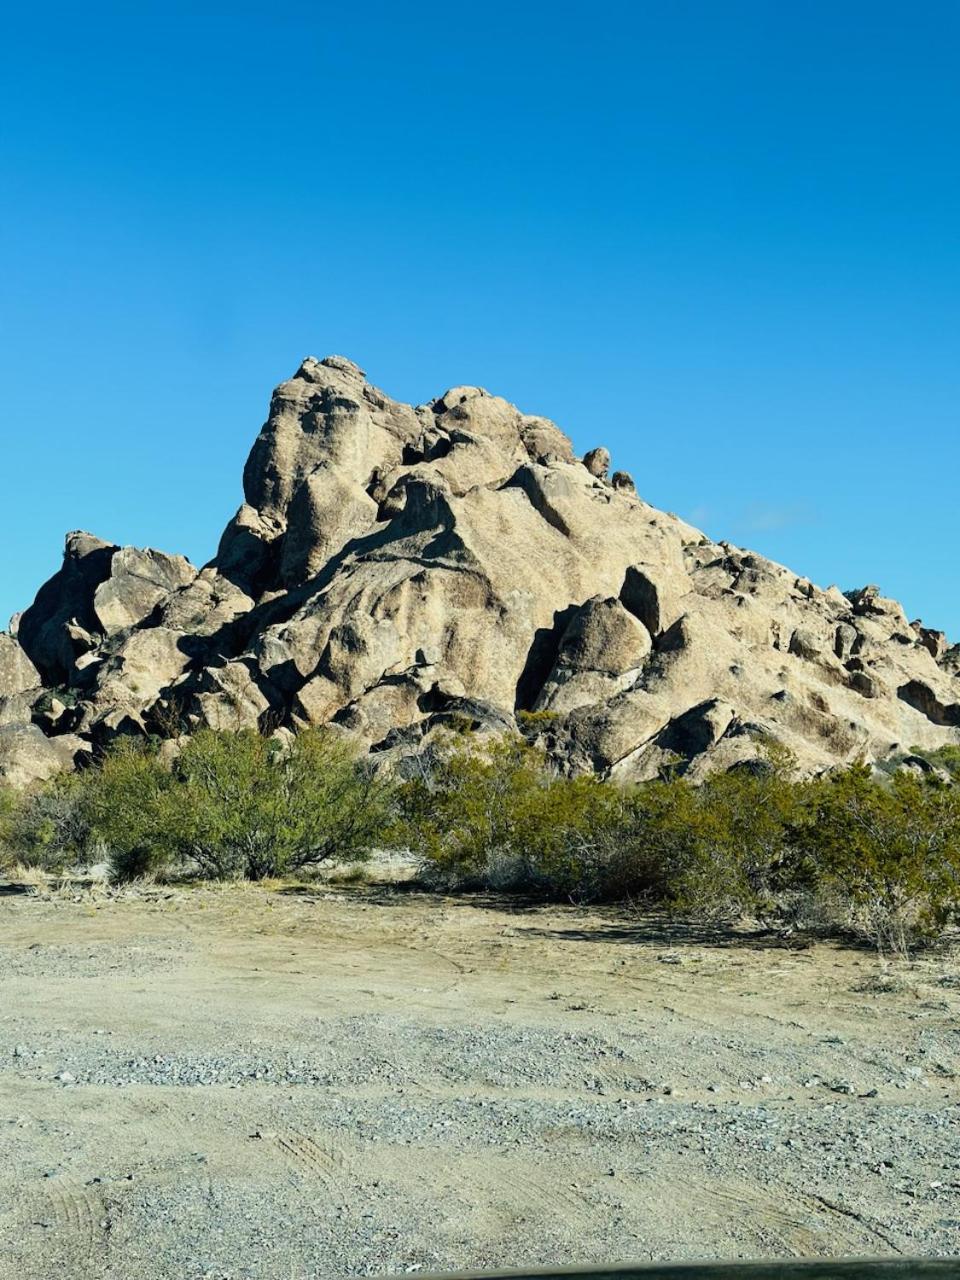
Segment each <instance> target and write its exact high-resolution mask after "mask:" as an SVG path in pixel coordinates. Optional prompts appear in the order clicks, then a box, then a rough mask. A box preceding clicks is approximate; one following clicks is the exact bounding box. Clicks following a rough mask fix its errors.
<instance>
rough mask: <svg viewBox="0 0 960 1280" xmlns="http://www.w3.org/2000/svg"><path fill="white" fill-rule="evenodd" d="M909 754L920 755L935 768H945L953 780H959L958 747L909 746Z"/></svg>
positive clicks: (959, 751)
mask: <svg viewBox="0 0 960 1280" xmlns="http://www.w3.org/2000/svg"><path fill="white" fill-rule="evenodd" d="M910 754H911V755H915V756H922V757H923V759H924V760H926V761H928V762H929V763H930V764H932V765H933V766H934V768H937V769H945V770H946V772H947V773H948V774H949V775H950V777H951V778H952V779H953V780H954V782H960V747H955V746H945V747H936V748H935V749H933V750H925V749H924V748H922V747H911V748H910Z"/></svg>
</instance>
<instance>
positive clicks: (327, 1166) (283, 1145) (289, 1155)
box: [273, 1129, 343, 1191]
mask: <svg viewBox="0 0 960 1280" xmlns="http://www.w3.org/2000/svg"><path fill="white" fill-rule="evenodd" d="M273 1141H274V1144H275V1146H276V1147H277V1148H279V1150H280V1152H281V1154H282V1155H283V1157H284V1158H285V1160H286V1161H287V1163H288V1164H290V1165H291V1166H292V1168H293V1169H294V1171H295V1172H297V1173H298V1174H300V1175H301V1176H303V1177H306V1178H310V1179H312V1180H313V1181H315V1182H317V1183H319V1184H320V1185H321V1186H323V1187H325V1188H327V1189H328V1190H331V1191H332V1190H333V1189H334V1188H336V1187H338V1186H339V1185H340V1184H341V1183H342V1181H343V1152H342V1151H341V1150H340V1149H339V1148H338V1147H337V1146H336V1145H333V1144H330V1145H323V1146H321V1144H320V1143H319V1142H317V1141H315V1140H314V1139H313V1138H311V1137H310V1136H309V1134H306V1133H300V1132H299V1131H298V1130H296V1129H282V1130H280V1131H279V1132H278V1133H276V1134H274V1135H273Z"/></svg>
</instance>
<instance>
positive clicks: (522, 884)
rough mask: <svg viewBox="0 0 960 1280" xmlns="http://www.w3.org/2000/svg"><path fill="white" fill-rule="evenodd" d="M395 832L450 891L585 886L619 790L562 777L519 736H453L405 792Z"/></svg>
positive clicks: (617, 817) (615, 814)
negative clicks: (472, 888) (484, 737)
mask: <svg viewBox="0 0 960 1280" xmlns="http://www.w3.org/2000/svg"><path fill="white" fill-rule="evenodd" d="M400 798H401V808H402V819H401V824H400V827H399V828H398V835H399V836H400V838H402V839H403V840H404V841H405V842H406V843H408V844H409V846H410V847H411V849H413V850H414V852H415V853H417V854H418V855H419V856H420V857H421V859H422V862H423V868H424V872H425V879H427V880H428V881H430V882H433V883H436V884H443V885H446V886H449V887H451V888H456V887H478V886H483V885H486V886H489V887H491V888H496V889H528V890H545V889H552V890H554V891H557V890H560V891H564V892H569V893H578V892H582V891H583V890H584V889H585V888H586V886H587V885H588V884H589V882H590V880H591V878H592V876H593V872H594V868H595V867H596V866H597V865H598V863H599V861H600V860H602V858H603V856H604V853H605V850H606V847H607V842H608V840H609V839H610V837H611V836H612V833H613V831H614V830H615V829H616V827H617V826H618V824H619V823H620V822H621V820H622V810H623V795H622V793H621V792H619V791H618V790H617V789H616V788H614V787H610V786H607V785H606V784H604V783H602V782H600V781H599V780H598V779H597V778H595V777H580V778H560V777H558V776H556V775H555V774H554V773H553V772H552V771H551V770H549V769H548V768H547V766H546V763H545V760H544V757H543V756H542V755H541V753H540V752H538V751H537V750H536V749H535V748H533V747H531V746H529V745H528V744H527V743H526V742H524V741H523V740H522V739H520V738H513V737H502V738H494V739H487V740H473V739H471V737H470V735H464V734H451V735H449V737H447V738H446V739H445V740H442V741H441V742H440V743H439V744H438V746H437V747H436V749H435V750H434V753H433V759H432V761H431V762H430V764H429V765H427V766H425V767H423V768H422V770H421V772H420V775H419V776H418V777H417V778H415V779H413V780H412V781H410V782H407V783H406V784H405V785H404V786H403V787H402V788H401V796H400Z"/></svg>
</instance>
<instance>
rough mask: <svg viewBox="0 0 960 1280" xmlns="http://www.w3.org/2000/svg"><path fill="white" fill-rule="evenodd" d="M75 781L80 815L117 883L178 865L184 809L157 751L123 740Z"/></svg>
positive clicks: (154, 873)
mask: <svg viewBox="0 0 960 1280" xmlns="http://www.w3.org/2000/svg"><path fill="white" fill-rule="evenodd" d="M79 778H80V783H81V806H82V811H83V813H84V816H85V818H86V820H87V822H88V823H89V825H90V828H91V830H92V832H93V833H94V834H95V835H96V836H97V837H98V838H99V839H100V840H102V841H103V844H104V846H105V847H106V849H107V852H108V857H109V860H110V864H111V867H112V870H113V872H114V875H115V876H116V877H117V879H120V880H132V879H135V878H136V877H138V876H151V875H158V874H161V873H162V872H164V871H166V870H168V869H169V868H170V867H171V866H172V865H173V864H174V863H175V862H176V859H177V856H178V854H179V851H180V847H179V843H178V834H179V830H180V824H181V821H182V818H183V806H182V803H181V802H180V798H179V797H178V796H177V795H176V794H175V791H176V788H175V780H174V778H173V775H172V774H171V772H170V769H169V768H168V766H167V765H166V763H165V762H164V761H163V760H162V759H161V758H160V756H159V755H158V754H157V752H156V750H154V749H152V748H151V747H150V746H149V745H148V744H145V743H141V742H137V741H134V740H131V739H126V738H125V739H121V740H120V741H119V742H118V743H117V745H116V746H115V747H114V748H113V750H111V751H109V752H108V753H107V754H106V755H105V756H104V758H103V759H102V760H101V761H100V763H99V764H97V765H96V766H94V767H92V768H89V769H86V770H84V771H83V773H82V774H80V775H79Z"/></svg>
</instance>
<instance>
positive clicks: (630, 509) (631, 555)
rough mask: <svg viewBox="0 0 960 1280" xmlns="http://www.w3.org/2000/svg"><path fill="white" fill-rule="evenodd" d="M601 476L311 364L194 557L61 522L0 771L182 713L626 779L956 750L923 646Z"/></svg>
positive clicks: (22, 663)
mask: <svg viewBox="0 0 960 1280" xmlns="http://www.w3.org/2000/svg"><path fill="white" fill-rule="evenodd" d="M609 469H610V455H609V453H608V451H607V450H606V449H605V448H603V447H599V446H598V447H597V448H594V449H591V450H590V452H589V453H588V454H587V455H586V456H585V457H584V458H583V459H582V460H578V459H577V458H576V457H575V456H574V454H573V450H572V448H571V445H570V442H569V441H568V440H567V438H566V437H565V436H564V435H563V434H562V432H561V431H560V430H559V429H558V428H557V427H556V426H555V425H554V424H553V423H552V422H549V421H547V420H546V419H545V418H539V417H535V416H530V415H527V414H524V413H521V412H519V410H517V409H515V408H514V407H513V406H512V405H510V404H508V403H507V402H506V401H505V400H502V399H500V398H499V397H498V396H493V395H490V394H489V393H488V392H486V391H483V390H482V389H480V388H479V387H466V386H464V387H455V388H453V389H452V390H450V391H448V392H446V393H445V394H444V395H443V396H441V397H440V398H439V399H438V400H434V401H433V402H432V403H430V404H426V405H420V406H419V407H417V408H411V407H409V406H407V405H404V404H398V403H396V402H395V401H392V400H390V399H389V398H388V397H387V396H385V395H384V394H383V393H382V392H380V391H378V390H377V389H376V388H375V387H373V386H371V385H370V384H369V383H368V382H367V381H366V380H365V377H364V374H363V372H362V371H361V370H360V369H359V368H358V367H357V366H356V365H355V364H352V363H351V362H350V361H349V360H345V359H342V358H341V357H338V356H331V357H328V358H327V359H325V360H321V361H318V360H314V359H308V360H305V361H304V362H303V364H302V365H301V366H300V368H299V369H298V370H297V372H296V374H295V375H294V376H293V377H292V378H291V379H290V380H289V381H288V382H284V383H282V384H281V386H279V387H278V388H277V390H276V391H275V392H274V395H273V399H272V402H271V405H270V412H269V415H268V418H267V421H266V423H265V424H264V426H263V428H262V429H261V431H260V434H259V436H258V437H257V439H256V441H255V442H254V445H253V449H252V450H251V453H250V456H249V459H248V461H247V464H246V467H245V468H244V475H243V493H244V501H243V504H242V505H241V507H240V509H239V511H238V512H237V514H236V515H235V516H234V517H233V519H232V520H231V521H230V523H229V524H228V525H227V528H226V529H225V531H224V533H223V536H222V538H221V540H220V545H219V548H218V550H217V554H216V555H215V557H214V558H213V560H211V561H210V563H209V564H208V565H206V566H205V567H204V568H203V569H201V570H199V571H197V570H196V569H194V568H193V567H192V566H191V565H189V564H188V563H187V561H186V560H184V559H183V558H182V557H180V556H169V555H164V554H162V553H160V552H157V551H141V550H137V549H135V548H132V547H116V546H114V545H112V544H110V543H106V542H102V541H100V540H99V539H98V538H94V537H93V536H91V535H90V534H85V533H72V534H70V535H68V537H67V543H66V551H65V554H64V562H63V566H62V568H61V569H60V570H59V572H58V573H57V574H55V575H54V577H53V578H52V579H51V580H50V581H49V582H48V583H46V585H45V586H43V587H41V589H40V591H39V593H38V594H37V598H36V600H35V601H34V603H33V604H32V605H31V606H30V608H29V609H27V610H26V612H25V613H24V614H23V615H22V617H21V618H20V620H19V624H18V626H17V627H16V628H15V629H14V630H12V631H11V633H10V634H3V635H0V773H3V774H5V775H6V776H7V777H8V778H9V779H11V780H12V781H14V782H16V783H18V784H23V783H26V782H29V781H32V780H34V779H38V778H43V777H47V776H49V775H50V774H51V773H52V772H54V771H55V770H56V769H59V768H63V767H67V766H69V765H70V764H71V763H74V762H76V761H77V760H78V759H80V758H82V757H83V756H84V755H86V754H89V753H90V752H96V751H98V750H100V749H101V748H102V747H103V746H105V745H106V744H108V743H109V742H110V741H111V740H112V739H114V738H115V737H116V736H117V735H118V734H144V733H160V734H166V735H170V734H175V733H181V732H189V731H190V730H191V729H193V728H196V727H197V726H200V725H213V726H217V727H221V728H230V727H235V726H236V727H239V726H245V725H257V726H259V727H261V728H263V729H268V730H269V729H276V730H284V729H288V730H290V729H292V730H296V729H297V728H298V727H300V726H303V725H308V724H328V725H331V726H335V727H337V728H338V729H340V730H343V731H345V732H350V733H352V734H354V735H356V736H357V737H358V738H359V739H360V740H361V741H362V742H363V744H364V745H365V746H366V747H367V748H368V749H369V750H370V751H372V752H374V753H376V754H377V755H378V756H379V757H380V758H381V759H383V760H397V759H401V758H403V757H405V756H409V755H410V754H413V753H416V752H418V751H419V750H421V749H422V748H423V745H424V743H425V742H427V741H428V740H429V739H430V737H431V735H432V734H433V732H434V730H435V729H436V728H437V727H438V726H442V725H448V724H452V723H457V724H465V723H466V724H471V725H473V726H475V727H476V728H478V729H480V730H494V731H499V730H502V729H508V728H516V727H517V725H518V723H520V724H521V726H522V727H523V729H524V732H526V733H527V734H528V735H530V736H535V737H536V738H537V739H538V741H539V742H540V743H541V745H542V746H543V747H544V748H545V749H546V750H547V751H548V752H549V753H550V754H551V755H552V756H553V757H554V758H555V760H556V761H557V763H558V764H559V765H560V767H562V768H563V769H567V770H573V771H576V770H590V769H592V770H597V771H601V772H603V773H605V774H609V775H611V776H613V777H618V778H624V779H632V778H637V779H639V778H647V777H651V776H655V775H656V774H657V772H658V771H659V770H660V769H661V768H662V766H663V764H664V763H665V762H666V761H676V760H677V759H678V758H679V759H680V760H681V761H682V762H684V767H686V768H687V769H688V770H689V772H690V773H691V776H693V777H699V776H702V775H703V774H704V772H705V771H707V770H709V769H716V768H730V767H732V766H734V765H737V764H739V763H741V762H744V761H749V760H751V759H753V758H755V757H756V755H757V751H758V739H759V738H760V737H761V736H763V735H768V736H772V737H774V738H776V739H778V740H780V741H782V742H783V743H784V744H785V745H786V746H788V747H789V748H790V749H791V750H792V751H793V752H794V753H795V754H796V756H797V757H798V759H799V761H800V763H801V765H802V767H803V768H804V769H806V770H808V771H815V770H820V769H823V768H826V767H829V766H830V765H833V764H835V763H837V762H841V761H846V760H852V759H854V758H856V757H858V756H860V755H863V756H865V757H867V758H871V759H883V758H885V757H888V756H889V755H891V753H896V752H901V753H905V752H907V751H909V749H910V748H911V747H912V746H914V745H916V746H918V747H920V748H923V749H926V748H933V747H937V746H940V745H942V744H945V743H949V742H960V649H958V647H957V646H954V647H953V648H951V647H950V646H949V645H948V644H947V641H946V638H945V637H944V636H943V634H942V633H941V632H937V631H933V630H930V629H929V628H926V627H923V626H922V625H921V624H919V623H910V622H908V620H907V618H906V617H905V615H904V613H903V610H902V609H901V607H900V605H899V604H897V603H896V602H895V601H893V600H889V599H885V598H884V597H883V596H881V595H880V593H879V591H878V590H877V588H875V587H865V588H862V589H861V590H858V591H852V592H848V593H846V594H844V593H843V592H841V591H839V590H838V589H837V588H835V587H830V588H829V589H827V590H822V589H821V588H819V587H817V586H815V585H814V584H813V583H811V582H809V581H807V580H806V579H803V578H799V577H797V575H796V574H794V573H791V572H790V571H789V570H788V569H785V568H783V567H782V566H781V565H778V564H775V563H773V562H772V561H770V560H767V559H765V558H764V557H763V556H760V555H756V554H754V553H751V552H747V551H742V550H740V549H739V548H737V547H734V546H731V545H730V544H729V543H726V542H721V543H715V542H712V541H711V540H710V539H709V538H707V537H705V536H704V535H703V534H702V533H700V532H699V531H698V530H696V529H694V528H692V527H691V526H690V525H688V524H685V523H684V522H683V521H682V520H679V519H678V518H677V517H675V516H673V515H668V514H665V513H664V512H661V511H658V510H656V509H655V508H653V507H651V506H649V505H648V504H647V503H646V502H644V501H643V500H642V498H640V497H639V496H638V495H637V493H636V489H635V486H634V482H633V480H632V479H631V477H630V476H629V475H627V474H626V473H625V472H615V473H614V474H613V477H612V479H608V478H607V477H608V474H609ZM525 713H527V714H525ZM529 713H535V714H529ZM518 717H519V720H518Z"/></svg>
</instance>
